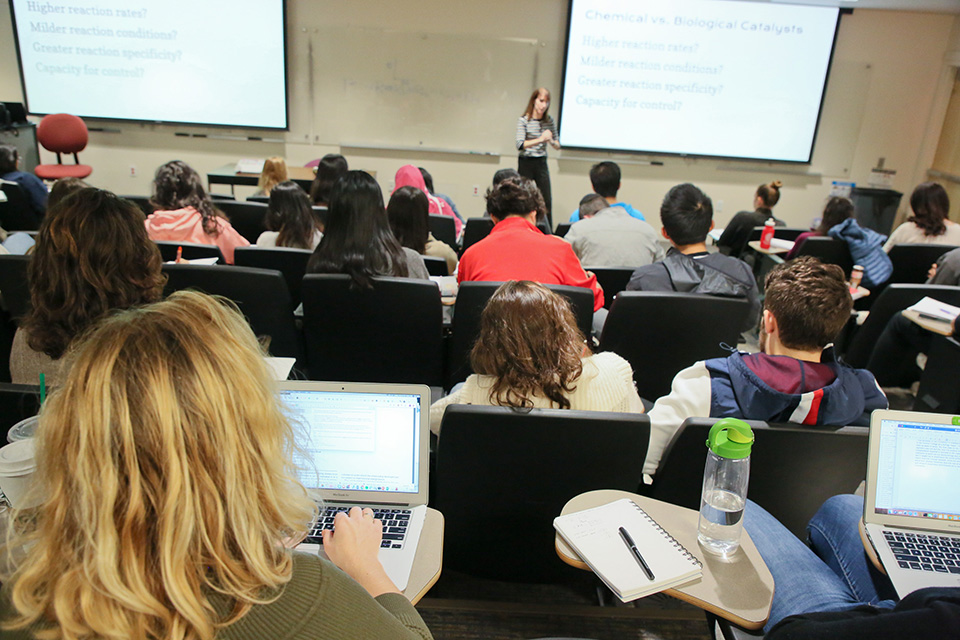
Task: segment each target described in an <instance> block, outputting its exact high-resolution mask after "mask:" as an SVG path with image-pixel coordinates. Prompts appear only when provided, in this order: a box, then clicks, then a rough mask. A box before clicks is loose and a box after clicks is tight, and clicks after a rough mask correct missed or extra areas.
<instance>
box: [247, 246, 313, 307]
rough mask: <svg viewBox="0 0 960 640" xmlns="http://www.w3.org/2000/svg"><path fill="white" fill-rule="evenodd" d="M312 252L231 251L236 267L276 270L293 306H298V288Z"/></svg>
mask: <svg viewBox="0 0 960 640" xmlns="http://www.w3.org/2000/svg"><path fill="white" fill-rule="evenodd" d="M312 255H313V251H311V250H309V249H291V248H288V247H275V248H274V247H271V248H266V247H237V248H236V249H234V250H233V264H235V265H236V266H238V267H255V268H257V269H276V270H277V271H279V272H280V273H282V274H283V279H284V280H286V282H287V290H288V291H289V292H290V298H291V300H292V301H293V306H294V308H296V307H297V306H298V305H299V304H300V287H301V286H302V285H303V276H304V274H305V273H306V272H307V262H309V261H310V256H312Z"/></svg>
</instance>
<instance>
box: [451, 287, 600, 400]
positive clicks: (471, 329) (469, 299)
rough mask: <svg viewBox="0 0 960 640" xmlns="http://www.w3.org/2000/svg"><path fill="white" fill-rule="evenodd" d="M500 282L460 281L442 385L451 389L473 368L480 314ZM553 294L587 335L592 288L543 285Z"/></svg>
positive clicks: (589, 328)
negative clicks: (563, 301) (472, 353)
mask: <svg viewBox="0 0 960 640" xmlns="http://www.w3.org/2000/svg"><path fill="white" fill-rule="evenodd" d="M501 284H503V283H502V282H461V283H460V287H459V290H458V291H457V302H456V305H455V306H454V309H453V323H452V327H451V332H452V333H451V336H450V340H449V341H448V343H447V358H446V366H445V374H444V383H443V386H444V388H446V389H450V388H451V387H453V385H455V384H457V383H458V382H463V381H464V380H466V379H467V376H469V375H470V374H471V373H473V369H472V368H471V366H470V350H471V349H473V343H474V342H476V341H477V336H479V335H480V315H481V314H482V313H483V309H484V307H486V306H487V301H488V300H489V299H490V296H492V295H493V292H494V291H496V290H497V288H498V287H499V286H500V285H501ZM544 286H546V287H547V288H548V289H550V290H551V291H553V292H554V293H558V294H560V295H562V296H564V297H565V298H566V299H567V300H569V301H570V305H571V306H572V307H573V313H574V315H575V316H576V317H577V326H578V327H579V328H580V331H582V332H583V335H585V336H589V335H590V331H591V330H592V328H593V291H591V290H590V289H585V288H583V287H567V286H564V285H559V284H548V285H544Z"/></svg>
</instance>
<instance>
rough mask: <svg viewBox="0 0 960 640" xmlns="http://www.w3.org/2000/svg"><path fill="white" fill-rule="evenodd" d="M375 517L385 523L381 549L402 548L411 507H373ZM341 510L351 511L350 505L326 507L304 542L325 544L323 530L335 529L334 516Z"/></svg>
mask: <svg viewBox="0 0 960 640" xmlns="http://www.w3.org/2000/svg"><path fill="white" fill-rule="evenodd" d="M371 509H373V517H374V518H376V519H377V520H379V521H380V522H382V523H383V542H381V543H380V548H381V549H402V548H403V542H404V540H406V537H407V525H409V524H410V514H411V513H412V512H411V511H410V509H384V508H380V507H371ZM341 511H344V512H347V511H350V507H346V506H336V507H324V508H323V509H321V511H320V514H319V515H318V516H317V519H316V520H315V521H314V523H313V528H312V529H311V530H310V533H308V534H307V538H306V539H305V540H304V542H309V543H312V544H319V545H322V544H323V530H324V529H330V530H331V531H333V518H334V516H336V515H337V514H338V513H340V512H341Z"/></svg>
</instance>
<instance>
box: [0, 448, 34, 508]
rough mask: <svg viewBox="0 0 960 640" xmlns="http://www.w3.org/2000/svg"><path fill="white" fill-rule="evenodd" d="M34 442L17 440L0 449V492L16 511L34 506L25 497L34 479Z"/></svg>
mask: <svg viewBox="0 0 960 640" xmlns="http://www.w3.org/2000/svg"><path fill="white" fill-rule="evenodd" d="M36 470H37V463H36V456H35V449H34V440H33V438H29V439H27V440H18V441H17V442H11V443H10V444H8V445H6V446H4V447H2V448H0V490H2V491H3V495H5V496H6V497H7V502H8V503H10V506H12V507H15V508H17V509H22V508H24V507H30V506H34V505H33V504H27V497H28V494H29V492H30V489H31V488H32V486H33V482H34V479H35V478H36V473H34V472H35V471H36Z"/></svg>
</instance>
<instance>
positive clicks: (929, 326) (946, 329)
mask: <svg viewBox="0 0 960 640" xmlns="http://www.w3.org/2000/svg"><path fill="white" fill-rule="evenodd" d="M900 313H902V314H903V315H904V317H906V318H907V319H908V320H910V321H911V322H914V323H915V324H918V325H920V326H921V327H923V328H924V329H926V330H927V331H932V332H933V333H939V334H940V335H942V336H949V335H950V334H951V330H952V329H951V325H950V323H949V322H939V321H937V320H928V319H927V318H921V317H920V314H919V313H917V312H916V311H913V310H911V309H904V310H903V311H901V312H900Z"/></svg>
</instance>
